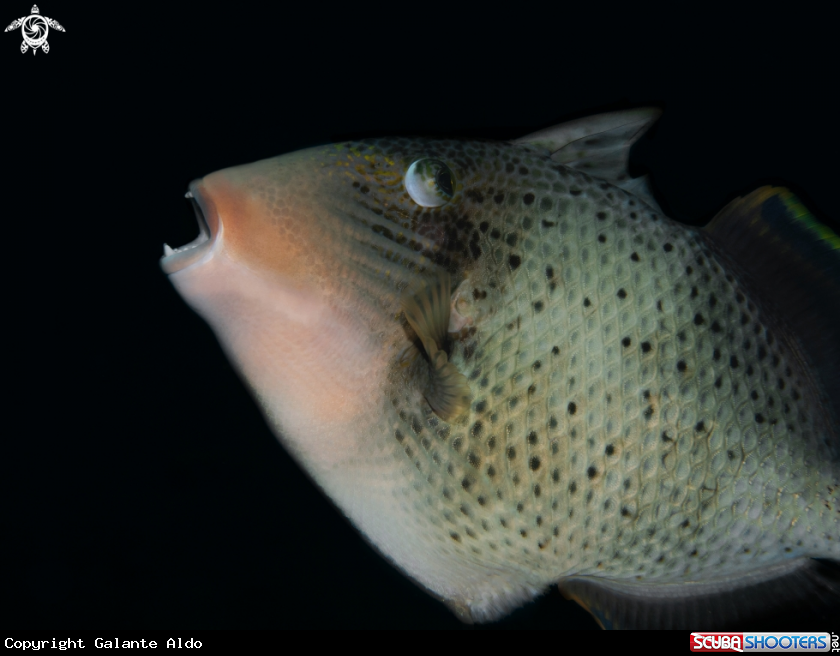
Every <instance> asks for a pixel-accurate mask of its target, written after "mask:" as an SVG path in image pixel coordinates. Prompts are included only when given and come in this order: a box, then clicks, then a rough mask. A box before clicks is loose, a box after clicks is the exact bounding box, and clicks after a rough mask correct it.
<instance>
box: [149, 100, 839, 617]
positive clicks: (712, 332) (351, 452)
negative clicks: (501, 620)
mask: <svg viewBox="0 0 840 656" xmlns="http://www.w3.org/2000/svg"><path fill="white" fill-rule="evenodd" d="M629 116H630V119H633V120H635V121H636V123H635V124H640V125H642V126H645V125H647V123H649V121H650V116H648V115H642V116H641V119H643V120H641V122H640V119H639V116H638V115H633V114H632V113H631V114H629ZM613 123H615V121H613ZM623 123H632V121H631V120H629V119H628V120H625V121H624V122H623ZM623 123H622V122H621V121H618V124H619V125H618V127H619V128H621V125H623ZM581 125H582V126H583V127H581ZM595 127H596V128H597V127H598V124H597V120H596V124H595ZM581 130H582V131H581ZM610 130H611V128H610V125H607V128H606V129H602V130H601V132H602V133H604V134H606V138H605V139H602V144H603V143H606V145H607V147H606V148H605V149H602V151H601V152H599V151H598V145H599V144H598V141H597V138H594V139H592V142H593V143H586V142H585V141H584V142H581V141H580V140H581V139H584V140H585V139H586V138H587V137H588V136H589V135H590V134H591V133H593V132H596V130H595V129H594V128H592V127H591V124H590V127H587V124H586V123H582V124H581V123H578V124H571V126H570V127H568V128H561V129H560V130H559V134H560V137H558V136H557V134H558V133H557V132H555V133H554V134H553V135H551V134H549V135H548V136H546V135H545V134H538V135H535V136H534V138H532V139H526V140H520V142H517V143H513V144H508V143H495V142H483V141H467V142H460V141H451V140H427V139H379V140H363V141H357V142H351V143H345V144H339V145H330V146H325V147H319V148H314V149H310V150H306V151H301V152H299V153H294V154H291V155H287V156H283V157H279V158H275V159H271V160H264V161H263V162H257V163H255V164H252V165H249V166H244V167H238V168H235V169H227V170H225V171H221V172H218V173H215V174H213V175H211V176H208V177H207V178H205V179H204V180H202V181H200V182H196V183H193V185H192V186H191V194H192V195H194V196H195V197H196V200H197V202H198V204H199V205H200V209H201V212H202V219H201V220H206V221H207V223H208V225H207V227H206V228H204V229H203V233H202V234H205V233H206V237H205V238H204V239H200V240H197V243H196V245H195V246H194V247H193V248H185V249H178V251H176V252H174V253H172V254H170V255H169V256H168V257H167V258H164V260H163V263H162V265H163V268H164V270H166V271H167V273H169V275H170V277H171V279H172V281H173V283H174V284H175V286H176V288H177V289H178V290H179V292H180V293H181V294H182V295H183V296H184V297H185V298H186V300H187V301H188V302H189V303H190V304H191V305H192V306H193V307H194V308H195V309H196V310H197V311H198V312H199V313H200V314H201V315H202V316H204V317H205V318H206V319H207V321H208V322H209V323H210V324H211V326H212V327H213V328H214V330H215V331H216V334H217V335H218V336H219V339H220V342H221V343H222V345H223V347H224V348H225V349H226V351H227V352H228V354H229V356H230V357H231V359H232V360H233V361H234V362H235V363H236V365H237V366H238V368H239V370H240V371H241V373H242V375H243V377H244V378H245V380H246V381H247V382H248V384H249V385H250V386H251V388H252V390H253V392H254V395H255V397H256V398H257V399H258V401H259V402H260V404H261V406H262V408H263V410H264V412H265V414H266V417H267V419H268V421H269V423H270V424H271V426H272V428H273V429H274V430H275V432H276V433H277V435H278V437H279V439H280V440H281V442H282V443H283V444H284V445H285V446H286V447H287V448H288V449H289V450H290V451H291V452H292V454H293V455H294V456H295V457H296V458H297V459H298V461H299V462H300V463H301V465H302V466H303V467H304V468H305V469H306V470H307V471H308V472H309V474H310V475H311V476H312V477H313V479H314V480H315V482H316V483H317V484H318V485H319V486H320V487H321V488H322V489H323V490H324V491H325V492H326V493H327V494H328V495H329V496H330V497H331V498H332V499H333V501H334V502H335V503H336V505H337V506H338V507H339V508H340V509H341V510H342V512H344V513H345V514H346V515H347V516H348V517H349V518H350V519H351V520H352V521H353V522H354V523H355V525H356V526H357V527H358V528H359V530H360V531H361V532H362V533H363V534H364V535H365V536H366V538H367V539H369V540H370V541H371V542H372V543H373V544H374V545H375V546H376V547H377V548H378V549H379V550H380V551H381V552H382V553H383V555H385V556H386V557H387V558H389V559H390V560H391V561H392V562H393V563H394V564H395V565H396V566H398V567H399V568H400V569H402V570H403V571H404V572H405V573H406V574H408V575H409V576H410V577H412V578H413V579H414V580H415V581H417V582H418V583H420V584H421V585H422V586H424V587H425V588H426V589H427V590H429V591H430V592H431V593H432V594H434V595H435V596H437V597H438V598H440V599H442V600H443V601H445V602H446V603H448V605H449V606H450V607H451V608H452V609H453V610H454V611H455V612H456V613H457V614H458V615H459V616H460V617H462V618H463V619H465V620H473V621H488V620H492V619H495V618H498V617H500V616H502V615H504V614H506V613H507V612H509V611H511V610H512V609H514V608H516V607H517V606H519V605H520V604H522V603H523V602H525V601H526V600H528V599H531V598H533V597H534V596H536V595H538V594H540V593H541V592H543V591H544V590H546V588H547V587H548V586H549V585H551V584H555V583H559V584H560V585H561V589H564V590H565V591H566V592H567V594H568V595H569V596H571V597H573V598H576V599H578V600H579V601H581V602H582V603H584V605H586V606H588V607H590V608H591V610H593V612H594V613H595V614H596V616H597V617H598V618H599V619H600V620H601V621H602V623H604V624H607V625H609V624H611V623H612V621H613V619H614V617H612V616H611V615H610V613H612V615H613V616H614V615H615V612H614V611H610V610H605V608H606V607H607V606H608V604H603V603H601V602H597V603H596V601H594V599H595V597H597V595H595V596H593V595H592V594H590V592H591V590H593V589H597V590H599V591H600V592H602V593H603V592H605V591H606V594H607V596H608V597H609V596H610V595H612V598H617V596H621V595H624V596H625V597H629V598H631V599H632V598H636V597H655V596H657V593H658V592H661V593H662V595H663V596H665V597H667V596H669V595H670V596H672V597H673V596H678V597H691V595H692V594H694V593H695V592H697V591H700V592H702V593H703V594H705V595H710V594H719V593H721V592H722V591H725V590H726V589H729V588H733V587H737V586H738V585H744V586H746V585H748V584H756V583H761V582H762V581H767V580H773V579H774V578H776V579H780V578H781V579H783V578H784V577H790V576H795V575H796V573H797V572H799V571H802V570H803V568H805V567H807V564H808V563H809V562H811V561H809V559H810V558H827V559H834V560H840V501H838V496H840V458H838V435H837V423H836V421H835V415H834V410H833V409H832V407H831V405H830V402H828V401H827V397H828V392H827V391H826V390H827V389H830V386H828V387H827V386H826V384H825V383H824V381H823V379H822V378H821V377H820V375H819V373H818V372H816V371H815V366H814V365H813V360H812V359H811V358H810V357H809V356H808V354H807V353H805V352H804V350H803V347H802V343H801V340H800V339H798V338H797V336H796V335H795V334H794V331H793V330H792V329H791V328H790V326H789V324H788V323H787V322H786V320H785V319H784V317H781V316H779V314H780V313H779V305H778V304H774V303H773V301H772V299H771V300H770V301H769V302H768V301H766V300H764V299H765V298H766V297H760V295H759V294H758V293H757V288H758V285H757V283H756V280H755V278H756V276H755V275H752V272H751V271H750V269H749V267H743V266H741V265H740V264H739V263H738V262H736V260H735V258H734V257H733V256H732V254H731V253H727V252H726V250H725V247H724V246H723V245H722V244H721V240H720V239H717V240H716V239H715V235H714V234H712V233H710V232H708V231H704V230H703V229H700V228H693V227H688V226H684V225H681V224H678V223H676V222H674V221H672V220H670V219H668V218H667V217H665V216H664V215H663V214H662V212H661V210H659V208H658V207H657V206H656V203H655V201H654V200H653V199H652V197H651V196H650V194H649V192H647V190H646V187H644V186H643V185H641V184H638V183H636V182H633V181H629V180H628V179H627V178H626V174H625V173H624V164H625V163H626V148H627V147H629V143H631V142H632V139H633V138H635V136H637V133H638V132H639V127H638V126H637V127H636V129H635V131H631V133H630V134H629V135H628V134H626V130H625V131H624V132H621V130H620V129H619V130H618V132H619V133H620V134H619V137H620V138H621V139H623V141H621V143H620V144H619V146H620V147H618V148H614V147H611V146H610V139H609V137H610V134H614V133H615V130H614V129H613V131H612V133H611V132H610ZM552 139H553V140H554V142H555V143H554V144H552ZM558 139H560V141H561V145H565V143H567V142H568V143H571V144H572V146H571V147H566V148H553V147H552V145H557V144H556V142H557V140H558ZM593 144H594V145H593ZM587 146H588V147H589V148H588V149H587ZM591 150H594V154H593V153H591V152H589V151H591ZM604 153H606V155H605V154H604ZM610 153H612V154H610ZM615 153H618V156H619V159H620V160H621V161H620V163H621V166H620V167H619V168H620V169H621V170H618V169H617V167H616V165H615V163H614V162H613V159H615ZM558 154H559V156H558ZM424 158H426V159H428V160H431V161H434V162H442V163H443V164H444V165H445V167H447V168H448V171H450V172H451V176H452V182H453V185H452V189H451V192H452V193H451V194H446V196H447V197H446V199H445V202H443V203H442V204H439V205H438V206H433V207H429V206H426V207H424V206H421V205H418V202H417V201H416V199H415V198H414V197H413V196H412V194H411V193H410V192H409V191H408V190H407V183H406V176H407V173H406V172H407V171H409V169H410V166H411V164H412V163H413V162H416V161H418V160H423V159H424ZM611 158H612V159H611ZM756 194H757V195H754V196H751V197H750V198H751V199H752V201H754V202H753V205H752V206H750V207H752V208H753V209H755V207H759V209H760V208H761V207H769V204H772V203H776V204H779V203H781V204H782V205H783V211H787V212H788V213H789V214H792V215H793V214H795V211H794V208H797V207H799V206H798V205H797V202H798V201H796V199H795V198H793V197H792V195H790V194H789V192H786V191H784V190H776V191H768V190H759V192H756ZM762 203H764V205H762ZM747 209H749V208H747ZM756 211H757V210H756ZM745 212H746V210H745ZM831 237H832V236H831V235H829V237H828V238H829V241H830V239H831ZM834 239H836V237H834ZM831 243H833V242H831ZM829 256H830V257H833V256H831V255H829ZM443 272H445V273H448V274H449V276H450V277H451V284H452V289H448V288H446V289H448V291H450V294H451V296H450V298H449V302H448V303H447V304H446V305H447V311H448V313H449V317H445V316H444V317H443V318H442V319H441V320H442V321H446V324H445V325H446V328H447V331H446V337H445V338H441V337H438V340H437V341H438V342H440V343H439V344H437V346H438V347H439V348H440V351H441V352H443V353H445V356H446V357H444V356H440V357H441V358H443V360H446V361H447V362H448V363H450V364H451V367H454V370H453V371H454V372H457V373H452V376H455V377H458V376H462V377H463V381H465V384H466V386H467V388H468V389H467V391H466V397H465V398H467V401H466V402H465V405H464V408H463V411H461V410H460V409H457V411H456V410H453V412H452V413H451V416H450V415H449V414H447V412H446V410H445V408H446V406H445V404H435V398H436V397H435V394H436V392H435V391H434V390H435V387H434V382H435V376H436V373H435V372H436V369H435V366H434V364H433V360H434V357H430V356H434V353H430V348H431V349H432V351H434V350H435V346H434V344H435V342H434V340H429V339H425V340H424V339H423V337H424V335H423V334H418V333H422V332H423V330H424V329H423V328H422V327H419V328H418V325H417V323H416V322H415V321H408V320H407V319H406V316H407V314H409V313H408V312H407V310H406V306H405V298H406V296H405V294H406V290H407V289H408V290H412V289H415V290H416V289H420V290H423V289H425V288H424V287H423V286H422V284H423V281H427V280H430V279H433V278H434V277H435V276H440V275H441V274H442V273H443ZM448 279H449V278H447V280H448ZM418 285H419V286H418ZM419 293H422V292H419ZM835 329H836V328H835ZM442 333H443V331H441V334H442ZM430 341H431V343H432V346H431V347H430V346H429V344H430ZM441 406H442V407H443V408H444V409H443V410H441ZM703 586H705V587H703ZM692 590H693V591H694V592H692ZM587 591H590V592H587ZM602 596H603V595H602ZM599 604H600V606H599Z"/></svg>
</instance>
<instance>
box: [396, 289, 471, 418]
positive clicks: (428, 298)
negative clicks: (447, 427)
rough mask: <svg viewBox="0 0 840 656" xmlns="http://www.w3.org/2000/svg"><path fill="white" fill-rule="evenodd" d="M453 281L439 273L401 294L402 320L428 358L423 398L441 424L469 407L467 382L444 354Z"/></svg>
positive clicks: (459, 414)
mask: <svg viewBox="0 0 840 656" xmlns="http://www.w3.org/2000/svg"><path fill="white" fill-rule="evenodd" d="M451 297H452V281H451V279H450V277H449V274H448V273H446V272H441V273H439V274H437V275H436V276H435V277H434V278H430V279H427V280H423V281H421V282H419V283H418V284H416V285H413V286H411V287H409V288H408V289H406V291H405V292H403V295H402V299H401V303H402V308H403V312H405V318H406V319H407V320H408V323H409V324H410V325H411V327H412V328H413V329H414V332H416V333H417V336H418V337H419V338H420V341H421V342H422V343H423V348H424V349H425V350H426V353H427V354H428V356H429V360H430V362H431V367H432V371H431V373H430V376H429V383H428V385H427V387H426V389H425V390H424V396H425V397H426V400H427V401H428V402H429V405H430V406H431V407H432V410H434V411H435V413H436V414H437V415H438V416H439V417H440V418H441V419H443V420H445V421H452V420H454V419H457V418H458V417H459V416H461V415H462V414H463V413H464V412H466V410H467V409H468V408H469V406H470V398H471V395H470V387H469V385H468V384H467V378H466V376H464V374H462V373H461V372H460V371H458V370H457V369H456V368H455V366H454V365H453V364H452V363H451V362H449V356H448V355H447V354H446V351H444V350H443V343H444V340H445V339H446V332H447V327H448V326H449V313H450V302H451Z"/></svg>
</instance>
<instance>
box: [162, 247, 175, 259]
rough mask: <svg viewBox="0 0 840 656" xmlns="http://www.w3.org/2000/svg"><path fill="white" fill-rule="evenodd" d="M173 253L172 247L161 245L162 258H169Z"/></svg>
mask: <svg viewBox="0 0 840 656" xmlns="http://www.w3.org/2000/svg"><path fill="white" fill-rule="evenodd" d="M174 252H175V251H174V250H172V247H171V246H170V245H169V244H164V245H163V256H164V257H169V256H170V255H172V253H174Z"/></svg>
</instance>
